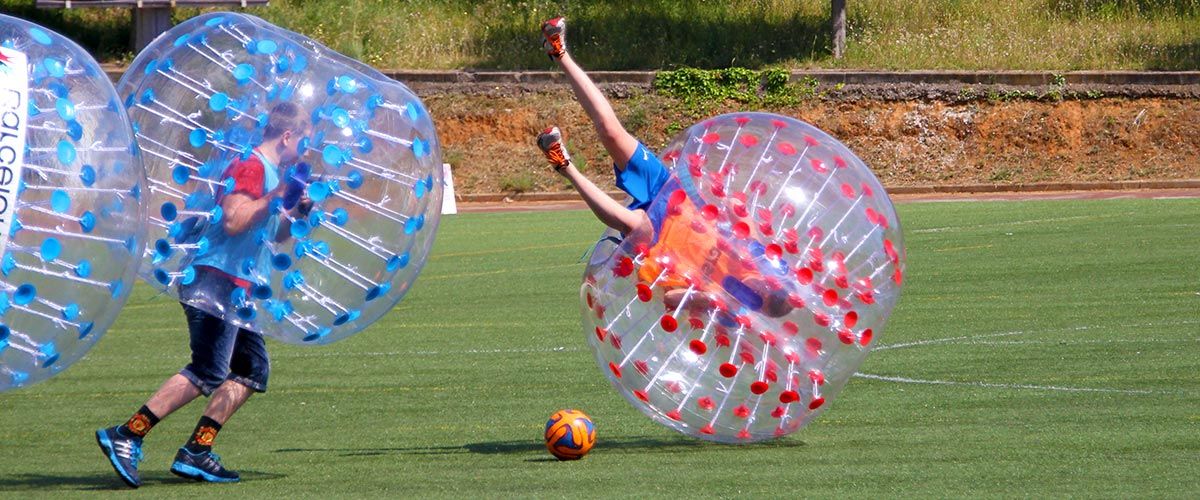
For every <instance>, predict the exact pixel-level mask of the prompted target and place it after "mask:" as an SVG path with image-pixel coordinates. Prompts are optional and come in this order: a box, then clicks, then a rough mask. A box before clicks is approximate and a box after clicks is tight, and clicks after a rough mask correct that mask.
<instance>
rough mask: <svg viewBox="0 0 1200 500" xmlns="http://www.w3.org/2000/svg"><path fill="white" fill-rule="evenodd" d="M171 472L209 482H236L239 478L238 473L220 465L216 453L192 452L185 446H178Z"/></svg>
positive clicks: (219, 458)
mask: <svg viewBox="0 0 1200 500" xmlns="http://www.w3.org/2000/svg"><path fill="white" fill-rule="evenodd" d="M171 472H172V473H173V474H175V475H176V476H179V477H186V478H188V479H195V480H197V481H208V482H210V483H236V482H238V480H239V479H240V477H239V476H238V473H236V472H234V471H231V470H229V469H226V468H225V467H224V466H222V465H221V457H219V456H217V454H216V453H213V452H211V451H206V452H204V453H199V454H193V453H192V452H190V451H187V448H180V449H179V453H176V454H175V463H173V464H171Z"/></svg>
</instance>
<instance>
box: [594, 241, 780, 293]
mask: <svg viewBox="0 0 1200 500" xmlns="http://www.w3.org/2000/svg"><path fill="white" fill-rule="evenodd" d="M765 253H766V255H767V258H768V259H771V260H779V259H780V258H781V257H783V247H781V246H779V245H776V244H775V243H772V244H770V245H767V249H766V251H765ZM589 307H590V305H589Z"/></svg>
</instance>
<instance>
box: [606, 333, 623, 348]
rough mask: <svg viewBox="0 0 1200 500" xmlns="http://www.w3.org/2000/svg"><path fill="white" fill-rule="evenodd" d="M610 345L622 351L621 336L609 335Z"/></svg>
mask: <svg viewBox="0 0 1200 500" xmlns="http://www.w3.org/2000/svg"><path fill="white" fill-rule="evenodd" d="M608 343H610V344H612V346H613V349H618V350H619V349H621V336H620V335H609V336H608Z"/></svg>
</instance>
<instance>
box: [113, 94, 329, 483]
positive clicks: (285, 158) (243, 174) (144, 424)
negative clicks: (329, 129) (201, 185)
mask: <svg viewBox="0 0 1200 500" xmlns="http://www.w3.org/2000/svg"><path fill="white" fill-rule="evenodd" d="M309 128H310V127H309V125H308V121H307V115H305V114H304V113H302V112H301V110H300V109H299V107H298V106H296V105H295V104H292V103H287V102H284V103H280V104H277V105H276V106H275V107H274V108H272V109H271V111H270V113H269V114H268V116H267V125H266V127H265V129H264V131H263V140H262V143H261V144H260V145H259V146H258V147H256V148H254V150H253V153H252V154H250V155H248V156H245V157H240V158H236V159H234V160H233V161H232V162H230V164H229V165H228V166H227V167H226V169H225V171H224V173H223V175H222V180H232V189H230V190H228V192H227V193H224V194H220V195H218V198H217V202H218V204H219V206H220V207H221V209H222V210H223V214H224V216H223V217H222V219H221V220H220V222H217V223H213V224H209V225H208V226H207V227H206V228H204V229H202V230H203V231H204V236H205V238H208V241H209V242H210V249H209V250H208V251H207V252H206V253H204V254H203V255H200V256H199V257H197V258H196V260H194V261H193V266H194V268H195V271H196V274H195V278H194V279H193V280H192V281H191V282H190V283H189V284H187V285H183V286H181V287H180V293H179V296H180V302H181V304H182V305H183V311H184V315H185V316H186V317H187V323H188V330H189V332H190V336H191V340H190V347H191V353H192V354H191V356H192V357H191V362H190V363H189V364H188V365H187V366H185V367H184V368H183V369H182V370H180V372H179V373H177V374H175V375H173V376H171V377H170V378H168V379H167V381H166V382H164V383H163V385H162V386H161V387H160V388H159V389H158V391H156V392H155V393H154V395H152V396H151V397H150V399H149V400H148V401H146V403H145V404H144V405H143V406H142V407H141V408H140V409H139V410H138V411H137V412H136V413H134V414H133V416H132V417H130V419H129V420H128V421H127V422H126V423H124V424H122V425H119V426H115V427H110V428H107V429H101V430H98V431H96V440H97V442H98V443H99V444H100V448H101V450H102V451H103V452H104V454H105V455H106V456H107V458H108V459H109V462H110V463H111V464H112V466H113V468H114V469H115V470H116V472H117V475H118V476H120V478H121V479H122V480H123V481H124V482H125V483H126V484H128V485H129V486H131V487H134V488H136V487H138V486H139V485H140V484H141V479H140V475H139V473H138V463H139V461H140V460H141V458H142V453H141V444H142V439H143V438H144V437H145V436H146V434H147V433H149V432H150V430H151V428H153V427H154V425H155V424H157V423H158V422H159V421H160V420H161V419H164V418H166V417H167V416H168V415H170V414H171V413H172V412H174V411H175V410H178V409H179V408H182V407H183V406H185V405H187V404H188V403H190V402H191V401H192V400H194V399H196V398H197V397H199V396H200V395H202V394H203V395H205V396H210V399H209V402H208V406H207V407H206V408H205V410H204V414H203V416H201V417H200V421H199V422H198V423H197V424H196V428H195V430H194V431H193V432H192V435H191V438H190V439H189V440H188V441H187V443H186V444H185V445H184V446H183V447H182V448H180V449H179V451H178V452H177V453H176V455H175V461H174V463H172V465H171V472H172V473H175V474H176V475H179V476H183V477H186V478H190V479H194V480H198V481H208V482H236V481H238V480H239V476H238V474H237V472H234V471H231V470H229V469H226V468H225V467H224V466H223V465H222V464H221V460H220V457H218V456H217V455H216V454H215V453H213V452H212V446H213V440H214V439H216V437H217V433H218V432H220V430H221V428H222V426H223V425H224V424H225V423H226V421H228V419H229V418H230V417H231V416H232V415H233V414H234V412H236V411H237V410H238V408H240V407H241V406H242V404H244V403H245V402H246V400H247V399H249V398H250V396H251V395H252V394H253V393H255V392H265V391H266V389H267V377H268V374H269V373H270V370H271V365H270V361H269V360H268V358H267V350H266V345H265V344H264V343H263V338H262V335H261V334H259V333H257V332H253V331H250V330H247V329H244V328H239V327H238V326H236V325H234V324H233V323H230V322H228V321H225V320H224V319H223V318H222V317H220V316H218V315H213V314H209V313H208V312H205V311H203V310H201V309H199V308H197V307H193V306H192V305H189V303H208V304H218V306H219V305H220V304H229V303H230V301H231V299H230V298H231V297H236V296H239V295H241V296H244V294H245V293H246V292H247V290H248V289H250V288H251V287H252V286H253V285H254V284H255V283H258V284H261V283H263V281H264V280H265V278H264V276H266V275H269V272H270V271H269V269H264V268H263V266H265V265H266V263H267V262H268V261H269V259H270V252H269V247H270V245H269V244H267V241H266V240H268V239H273V240H275V241H282V240H284V239H286V238H287V237H288V234H289V232H290V221H291V220H292V219H295V218H297V217H303V216H304V215H305V213H306V212H307V211H308V209H309V208H311V205H312V203H311V201H310V200H307V199H306V198H301V197H300V196H299V193H298V191H297V190H298V188H297V184H296V182H294V180H293V179H287V178H284V179H282V180H281V177H284V176H285V172H286V171H287V168H288V167H289V166H290V165H292V164H294V163H296V162H297V161H298V160H299V157H300V155H301V153H300V151H301V149H302V146H301V144H302V139H303V138H304V137H305V136H306V135H307V134H308V132H309ZM285 199H292V200H295V204H294V206H292V207H291V208H290V210H289V209H285V208H281V205H283V204H284V203H281V201H282V200H285ZM192 222H193V223H194V222H195V221H192ZM189 231H190V230H189ZM225 313H226V314H227V315H228V314H233V312H232V311H230V310H229V307H226V310H225Z"/></svg>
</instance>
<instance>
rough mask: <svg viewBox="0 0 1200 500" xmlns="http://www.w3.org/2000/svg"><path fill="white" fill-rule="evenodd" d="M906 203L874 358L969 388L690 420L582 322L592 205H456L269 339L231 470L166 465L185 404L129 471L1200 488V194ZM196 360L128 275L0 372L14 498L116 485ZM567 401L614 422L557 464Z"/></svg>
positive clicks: (394, 481)
mask: <svg viewBox="0 0 1200 500" xmlns="http://www.w3.org/2000/svg"><path fill="white" fill-rule="evenodd" d="M900 213H901V217H902V220H903V222H904V224H905V230H906V244H907V248H908V255H909V262H908V265H909V273H908V276H909V281H908V282H907V283H906V286H905V289H904V296H903V298H902V300H901V304H900V306H899V307H898V308H897V310H896V311H895V314H894V315H893V320H892V322H891V323H890V324H889V328H888V331H887V332H886V333H885V334H884V335H883V337H882V339H881V343H880V345H881V346H893V347H892V348H888V349H883V350H879V351H877V352H875V353H873V354H872V356H871V357H869V358H868V359H867V362H866V363H865V365H864V366H863V367H862V372H863V373H866V374H870V375H878V376H884V377H904V378H907V379H915V380H926V381H941V382H947V383H948V382H957V383H961V384H964V385H949V384H940V385H929V384H916V383H896V382H888V381H881V380H874V379H863V378H858V379H855V380H853V381H852V382H851V383H850V385H849V386H848V390H846V391H845V392H844V393H843V394H841V396H840V397H839V399H838V400H836V401H834V402H833V403H831V404H832V406H831V408H830V410H829V411H828V412H826V413H825V414H824V415H823V416H822V417H821V418H820V419H818V420H817V421H815V422H814V424H813V425H811V426H810V427H808V428H806V429H804V430H802V431H800V432H799V433H797V434H796V435H794V436H792V437H789V438H787V439H784V440H780V441H778V442H774V443H768V444H761V445H753V446H745V447H728V446H716V445H707V444H701V443H698V442H696V441H692V440H690V439H687V438H683V437H681V436H678V435H675V434H674V433H672V432H670V431H667V430H665V429H663V428H660V427H658V426H657V425H655V424H653V423H651V422H650V421H649V420H647V419H645V418H644V417H643V416H641V414H640V413H638V412H636V411H635V410H634V409H633V408H632V407H630V406H629V405H628V404H627V403H626V402H625V401H624V400H622V399H621V398H620V397H619V396H617V394H616V393H615V392H614V391H612V390H611V389H610V388H609V387H608V383H607V382H606V381H605V380H604V379H603V377H602V376H601V374H600V372H599V370H598V369H597V368H596V367H595V366H594V364H593V362H592V361H591V356H590V353H589V352H588V351H587V349H586V348H585V347H584V342H583V340H582V339H581V338H580V334H581V333H580V331H579V326H578V325H579V318H578V316H577V314H578V312H577V311H578V309H577V308H578V305H577V304H576V300H577V299H576V296H577V295H576V287H577V285H578V280H579V274H580V272H581V268H582V264H580V263H578V262H577V260H578V258H579V255H580V253H581V252H582V251H583V250H584V249H585V248H587V247H588V246H590V244H591V242H592V238H593V237H594V235H595V234H597V233H598V232H599V224H598V223H596V222H595V221H594V220H592V219H591V217H590V215H588V214H586V213H583V212H556V213H533V214H515V213H509V214H488V215H460V216H455V217H450V218H448V219H446V220H444V222H443V226H442V229H441V234H440V235H439V237H438V241H437V244H436V249H435V253H434V256H433V258H432V260H431V262H430V264H429V266H428V267H427V268H426V271H425V273H424V274H423V275H422V276H421V278H420V280H419V282H418V283H417V286H416V287H415V288H414V291H413V292H412V293H411V295H410V296H409V297H407V298H406V299H405V301H404V302H403V303H402V304H400V306H399V307H398V308H397V309H396V310H395V311H394V312H393V313H391V314H389V315H388V316H387V317H385V318H384V319H383V320H382V321H381V322H380V323H379V324H377V325H375V326H374V327H372V328H371V329H369V330H368V331H366V332H364V333H362V334H360V335H358V336H356V337H353V338H351V339H348V340H346V341H343V342H340V343H337V344H334V345H332V346H327V347H324V348H313V349H306V348H298V347H292V346H285V345H280V344H278V343H275V342H272V343H271V344H270V345H269V349H270V350H271V352H272V357H273V363H274V368H275V371H274V373H273V375H272V382H271V391H270V392H269V393H268V394H267V395H265V396H258V397H256V398H254V399H252V400H251V402H250V403H249V406H247V407H246V408H245V409H244V411H243V412H242V413H239V414H238V415H237V416H236V417H235V419H234V420H233V421H231V422H230V424H229V426H228V427H227V429H226V430H225V431H223V432H222V435H221V436H220V438H219V440H218V443H217V445H218V448H217V450H218V451H219V452H222V453H223V456H224V457H225V459H226V462H227V463H228V464H229V465H230V466H233V467H236V468H239V469H241V470H242V471H243V473H244V475H245V477H246V481H245V482H244V483H243V484H241V485H237V486H231V487H229V486H210V485H197V484H189V483H182V482H179V481H178V480H177V479H176V478H174V477H173V476H171V475H169V474H168V473H167V472H166V470H167V466H168V464H169V461H170V457H171V456H172V455H173V452H174V448H175V447H176V446H178V445H179V444H180V443H181V442H182V439H183V438H184V437H185V436H186V434H187V433H188V432H189V431H190V430H191V427H192V426H193V425H194V422H195V418H196V417H197V416H198V414H199V412H200V408H199V407H198V406H193V407H188V408H186V409H184V410H182V411H181V412H180V413H178V414H176V415H174V416H172V417H171V418H170V419H168V420H166V421H165V422H164V423H162V424H160V427H159V428H156V429H155V431H154V432H153V434H152V435H151V437H150V439H149V441H148V442H147V448H146V450H147V461H146V462H145V465H144V467H143V470H144V473H143V477H144V478H145V479H146V482H147V485H146V486H144V487H143V488H142V489H141V490H140V491H138V492H137V493H138V494H140V495H149V496H153V497H170V496H179V497H185V496H186V497H191V496H195V495H198V494H205V495H214V496H215V495H226V494H230V493H234V494H237V495H239V496H250V497H261V496H275V497H280V496H314V497H330V496H343V497H346V496H353V497H362V496H385V495H386V496H398V495H404V496H460V497H461V496H469V497H475V496H480V495H485V496H510V495H521V496H529V495H541V496H598V495H604V496H639V497H641V496H644V495H656V496H668V495H669V496H673V497H678V496H679V494H680V493H681V492H685V491H686V492H695V493H699V494H702V495H704V496H709V495H712V496H717V495H719V496H725V497H729V496H739V495H746V494H751V495H777V496H787V497H795V496H797V495H805V496H833V495H835V494H836V495H839V496H844V495H846V494H851V495H854V496H857V497H875V496H880V495H883V496H901V495H904V496H919V497H928V496H951V497H962V496H985V497H997V496H1005V497H1012V496H1026V495H1028V496H1036V497H1044V496H1068V495H1072V496H1083V497H1097V496H1102V497H1120V496H1126V497H1127V496H1134V495H1137V496H1143V495H1155V496H1174V497H1183V496H1186V495H1189V494H1194V492H1195V491H1197V490H1198V489H1200V479H1197V478H1198V477H1200V475H1197V474H1196V462H1195V459H1196V457H1197V454H1200V441H1198V440H1197V437H1196V436H1197V433H1196V429H1197V425H1198V422H1200V413H1197V408H1200V376H1198V375H1197V373H1200V339H1198V338H1197V334H1196V332H1197V331H1198V330H1200V296H1198V295H1197V293H1198V292H1200V288H1197V283H1200V265H1197V264H1198V263H1200V262H1198V259H1197V256H1196V252H1195V246H1196V242H1197V239H1196V238H1197V234H1200V228H1198V227H1197V222H1196V221H1197V220H1200V200H1173V201H1131V200H1119V201H1094V202H1031V203H1011V202H1008V203H1004V202H1001V203H936V204H909V205H902V206H901V207H900ZM953 338H958V340H942V341H937V342H931V343H926V344H922V345H911V346H908V347H902V346H903V345H904V344H906V343H911V342H917V341H933V340H939V339H953ZM185 358H186V347H185V336H184V333H183V321H182V314H180V312H179V310H178V306H177V305H175V304H173V303H171V302H170V300H169V299H166V298H164V297H151V296H150V295H149V293H148V289H147V288H145V287H139V288H138V290H137V293H136V295H135V297H134V298H133V299H132V300H131V302H130V304H129V306H128V307H127V309H126V310H125V311H124V314H122V316H121V318H120V320H119V321H118V324H117V325H116V327H115V329H114V330H113V331H112V332H110V333H109V334H108V337H107V338H106V339H104V340H103V341H102V342H101V343H100V344H99V345H98V346H97V348H96V349H95V350H94V351H93V352H92V353H91V354H89V356H88V357H87V358H86V359H85V360H83V361H81V362H80V363H78V364H77V365H76V366H74V367H72V368H71V369H70V370H68V371H66V372H65V373H63V374H61V375H59V376H58V377H56V378H54V379H51V380H50V381H47V382H44V383H42V384H40V385H37V386H35V387H31V388H27V389H23V390H20V391H15V392H10V393H5V394H0V471H3V473H0V496H9V495H13V496H18V497H26V496H43V495H44V496H56V497H57V496H62V495H63V494H73V496H75V495H78V494H79V493H84V494H89V495H91V494H95V493H96V490H100V491H101V492H103V491H108V490H113V489H120V488H121V487H120V485H119V484H120V483H119V482H118V481H117V480H116V479H115V476H113V474H112V472H111V470H109V468H108V466H107V464H106V463H105V462H104V461H103V459H102V458H101V456H100V454H99V452H98V451H97V449H96V447H95V444H94V442H93V441H92V437H91V435H90V432H91V431H92V430H93V429H94V428H95V427H98V426H101V425H106V424H111V423H113V422H117V421H119V420H120V419H123V418H126V417H127V416H128V414H129V413H130V412H132V411H133V410H134V409H136V407H137V405H139V404H141V402H142V401H143V400H144V398H145V397H146V396H147V395H148V394H149V393H150V392H151V391H153V390H154V388H155V387H156V386H157V384H158V383H159V382H160V381H161V380H162V379H163V378H164V377H165V376H166V375H167V374H169V373H170V372H171V371H172V370H176V369H178V368H179V366H180V365H181V364H182V363H183V362H184V361H185ZM979 383H987V384H995V385H993V386H987V385H978V384H979ZM1015 385H1028V386H1053V387H1058V388H1059V389H1049V388H1042V389H1038V388H1017V387H1010V386H1015ZM1065 388H1074V389H1098V390H1111V392H1097V391H1084V390H1078V391H1068V390H1063V389H1065ZM1122 391H1125V392H1122ZM1136 391H1145V392H1136ZM560 407H579V408H582V409H584V410H585V411H587V412H589V413H590V414H591V415H592V416H593V417H594V418H595V420H596V422H597V424H598V426H599V435H600V441H599V444H598V445H597V448H596V449H595V450H594V452H593V454H592V455H590V456H588V457H587V458H586V459H584V460H583V461H581V462H578V463H557V462H554V461H551V460H549V459H548V456H547V455H546V454H545V452H544V450H543V449H542V448H541V445H540V442H539V440H538V436H539V434H540V428H541V426H542V423H543V422H544V419H545V418H546V416H548V415H549V414H550V413H551V412H552V411H553V410H554V409H557V408H560ZM122 493H123V492H122Z"/></svg>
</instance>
